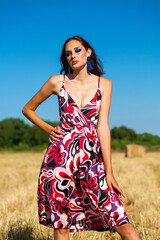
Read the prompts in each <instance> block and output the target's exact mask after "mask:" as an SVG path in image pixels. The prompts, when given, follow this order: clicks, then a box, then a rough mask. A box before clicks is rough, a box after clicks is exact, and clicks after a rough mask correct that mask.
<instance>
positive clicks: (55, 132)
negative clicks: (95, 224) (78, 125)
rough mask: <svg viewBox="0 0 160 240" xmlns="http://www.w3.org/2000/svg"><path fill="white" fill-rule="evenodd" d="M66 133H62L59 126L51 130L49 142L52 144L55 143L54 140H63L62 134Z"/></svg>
mask: <svg viewBox="0 0 160 240" xmlns="http://www.w3.org/2000/svg"><path fill="white" fill-rule="evenodd" d="M64 133H65V132H64V131H62V130H61V129H60V127H59V126H56V127H54V128H53V129H52V130H51V133H50V135H49V142H50V143H53V140H55V141H60V139H59V138H61V139H62V138H63V136H62V134H64Z"/></svg>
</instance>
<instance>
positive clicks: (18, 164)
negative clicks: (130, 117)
mask: <svg viewBox="0 0 160 240" xmlns="http://www.w3.org/2000/svg"><path fill="white" fill-rule="evenodd" d="M43 156H44V153H1V154H0V164H1V167H0V176H1V184H0V196H1V197H0V229H1V230H0V237H1V240H47V239H48V240H51V239H53V229H50V228H47V227H45V226H43V225H40V224H39V223H38V212H37V184H38V175H39V170H40V166H41V163H42V160H43ZM159 160H160V152H154V153H153V152H152V153H150V152H147V153H145V155H144V157H143V158H138V157H137V158H132V159H128V158H125V157H124V153H112V164H113V169H114V176H115V178H116V180H117V182H118V183H119V185H120V187H121V188H122V190H123V191H124V193H125V194H126V196H127V198H123V202H124V206H125V210H126V213H127V215H128V217H129V219H130V221H131V223H132V225H133V227H134V228H135V229H136V231H137V232H138V233H139V235H140V237H141V239H143V240H158V239H160V228H159V214H160V208H159V205H160V194H159V192H160V168H159ZM70 239H71V240H74V239H76V240H80V239H84V240H85V239H87V240H98V239H101V240H104V239H108V240H111V239H112V240H113V239H114V240H118V239H121V238H120V237H119V235H118V234H117V233H110V232H108V231H106V232H102V233H99V232H96V231H86V232H78V233H70Z"/></svg>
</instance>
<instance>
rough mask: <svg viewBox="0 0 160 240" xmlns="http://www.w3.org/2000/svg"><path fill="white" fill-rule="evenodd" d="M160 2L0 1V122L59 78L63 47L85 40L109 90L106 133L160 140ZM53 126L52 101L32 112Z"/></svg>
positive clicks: (55, 104) (55, 103)
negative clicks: (122, 129) (121, 131)
mask: <svg viewBox="0 0 160 240" xmlns="http://www.w3.org/2000/svg"><path fill="white" fill-rule="evenodd" d="M159 11H160V2H159V1H158V0H157V1H154V0H153V1H151V0H150V1H147V0H146V1H141V0H139V1H137V0H134V1H123V0H122V1H118V0H115V1H108V0H103V1H101V0H100V1H94V0H92V1H90V0H88V1H83V0H82V1H49V0H44V1H42V0H35V1H34V0H32V1H31V0H27V1H26V0H23V1H16V0H15V1H8V0H0V35H1V37H0V78H1V80H0V89H1V94H0V99H1V100H0V120H3V119H5V118H10V117H14V118H17V117H19V118H21V119H23V120H25V122H27V123H29V121H28V120H27V119H26V118H25V117H24V116H23V115H22V108H23V106H24V105H25V104H26V103H27V101H29V100H30V98H31V97H32V96H33V95H34V94H35V93H36V92H37V91H38V90H39V89H40V88H41V86H42V85H43V84H44V82H45V81H46V80H47V79H48V78H49V77H50V76H52V75H54V74H59V73H60V69H61V66H60V62H59V57H60V54H61V50H62V46H63V43H64V41H65V40H66V39H67V38H69V37H71V36H73V35H80V36H82V37H84V38H85V39H86V40H87V41H89V43H90V44H91V45H92V46H93V48H94V49H95V51H96V53H97V55H98V56H99V57H100V59H101V61H102V62H103V67H104V71H105V72H106V74H105V75H104V77H106V78H109V79H110V80H111V81H112V82H113V91H112V101H111V108H110V115H109V125H110V128H112V127H115V126H116V127H119V126H121V125H125V126H126V127H129V128H132V129H134V130H135V131H136V132H137V133H143V132H149V133H152V134H155V135H159V136H160V110H159V109H160V93H159V92H160V44H159V43H160V31H159V29H160V14H159ZM36 113H37V114H38V116H39V117H41V118H42V119H44V120H50V121H59V109H58V99H57V96H56V95H52V96H51V97H50V98H48V99H47V100H46V101H45V102H44V103H42V104H41V105H40V106H39V107H38V108H37V110H36Z"/></svg>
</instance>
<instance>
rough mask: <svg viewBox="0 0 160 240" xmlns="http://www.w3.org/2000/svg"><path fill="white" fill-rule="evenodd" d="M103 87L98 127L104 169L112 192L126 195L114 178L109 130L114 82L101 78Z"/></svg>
mask: <svg viewBox="0 0 160 240" xmlns="http://www.w3.org/2000/svg"><path fill="white" fill-rule="evenodd" d="M101 86H102V88H103V91H102V98H101V105H100V110H99V119H98V126H97V135H98V138H99V141H100V146H101V151H102V156H103V161H104V167H105V170H106V179H107V184H108V187H109V189H110V191H113V188H115V189H117V190H118V192H119V195H121V194H122V195H123V196H124V197H125V195H124V193H123V191H122V190H121V189H120V187H119V185H118V183H117V181H116V179H115V178H114V176H113V170H112V162H111V133H110V128H109V122H108V119H109V110H110V105H111V96H112V86H113V84H112V81H111V80H110V79H107V78H101Z"/></svg>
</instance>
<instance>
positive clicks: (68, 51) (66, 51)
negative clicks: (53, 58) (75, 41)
mask: <svg viewBox="0 0 160 240" xmlns="http://www.w3.org/2000/svg"><path fill="white" fill-rule="evenodd" d="M76 48H80V47H75V48H74V49H76ZM65 52H71V50H67V51H65Z"/></svg>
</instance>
